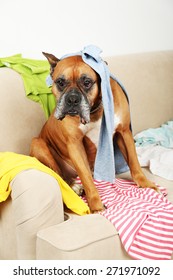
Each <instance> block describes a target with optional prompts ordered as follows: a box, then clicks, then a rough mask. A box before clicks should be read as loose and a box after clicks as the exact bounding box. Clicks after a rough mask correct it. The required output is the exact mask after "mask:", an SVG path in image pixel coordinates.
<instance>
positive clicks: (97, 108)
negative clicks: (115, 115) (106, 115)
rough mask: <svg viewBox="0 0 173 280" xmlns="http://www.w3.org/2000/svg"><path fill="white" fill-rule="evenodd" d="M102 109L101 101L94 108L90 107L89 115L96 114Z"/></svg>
mask: <svg viewBox="0 0 173 280" xmlns="http://www.w3.org/2000/svg"><path fill="white" fill-rule="evenodd" d="M102 107H103V102H102V100H101V101H100V103H99V104H98V105H97V106H96V107H95V106H93V107H91V110H90V114H93V113H95V112H97V111H98V110H99V109H100V108H102Z"/></svg>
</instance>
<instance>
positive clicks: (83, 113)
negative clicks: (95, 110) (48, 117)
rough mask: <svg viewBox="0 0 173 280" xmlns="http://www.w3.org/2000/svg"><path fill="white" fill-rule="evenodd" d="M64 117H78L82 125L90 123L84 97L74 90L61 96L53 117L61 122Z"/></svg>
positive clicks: (88, 107)
mask: <svg viewBox="0 0 173 280" xmlns="http://www.w3.org/2000/svg"><path fill="white" fill-rule="evenodd" d="M66 115H70V116H77V115H78V116H80V121H81V123H83V124H86V123H89V122H90V105H89V102H88V99H87V97H86V96H85V95H83V94H82V93H81V92H79V91H78V90H76V89H73V90H71V91H69V92H67V93H65V94H63V95H62V96H61V97H60V99H59V101H58V103H57V106H56V109H55V113H54V116H55V118H56V119H58V120H62V119H63V118H65V116H66Z"/></svg>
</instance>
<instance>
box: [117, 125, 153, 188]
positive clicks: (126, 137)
mask: <svg viewBox="0 0 173 280" xmlns="http://www.w3.org/2000/svg"><path fill="white" fill-rule="evenodd" d="M117 143H118V145H119V148H120V150H121V152H122V154H123V155H124V158H125V160H126V161H127V164H128V166H129V168H130V172H131V175H132V178H133V180H134V182H135V183H136V184H137V185H138V186H139V187H142V188H152V189H154V190H156V191H158V188H157V186H156V185H155V184H154V183H153V182H151V181H149V180H148V179H147V178H146V176H145V175H144V173H143V172H142V169H141V167H140V164H139V161H138V158H137V153H136V148H135V144H134V139H133V136H132V133H131V131H130V129H125V130H122V131H118V133H117Z"/></svg>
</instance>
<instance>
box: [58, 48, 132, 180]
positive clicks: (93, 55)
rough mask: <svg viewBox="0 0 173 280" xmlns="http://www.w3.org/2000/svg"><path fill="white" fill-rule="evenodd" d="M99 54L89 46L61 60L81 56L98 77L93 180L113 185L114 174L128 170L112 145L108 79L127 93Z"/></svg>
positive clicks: (112, 114)
mask: <svg viewBox="0 0 173 280" xmlns="http://www.w3.org/2000/svg"><path fill="white" fill-rule="evenodd" d="M101 52H102V51H101V49H100V48H98V47H96V46H94V45H89V46H87V47H85V48H84V49H83V50H82V51H81V52H78V53H74V54H67V55H65V56H63V57H62V58H61V59H63V58H66V57H69V56H74V55H81V56H82V59H83V61H84V62H85V63H86V64H88V65H89V66H90V67H91V68H92V69H94V70H95V71H96V72H97V73H98V74H99V76H100V79H101V89H102V101H103V108H104V114H103V118H102V123H101V129H100V136H99V145H98V149H97V155H96V160H95V166H94V178H95V179H97V180H104V181H108V182H112V183H113V182H114V181H115V174H116V173H122V172H125V171H127V170H128V169H129V168H128V166H127V163H126V161H125V160H124V157H123V155H122V153H121V151H120V149H119V147H118V145H117V143H116V141H115V142H114V143H113V140H112V136H113V133H114V105H113V96H112V90H111V86H110V77H112V78H113V79H114V80H116V81H117V82H118V84H119V85H120V86H121V87H122V89H123V91H124V93H125V94H126V97H127V93H126V91H125V88H124V87H123V86H122V85H121V83H120V81H118V80H117V79H116V78H115V77H114V76H113V75H112V74H110V72H109V69H108V67H107V65H106V63H105V62H104V61H103V60H102V58H101V57H100V53H101Z"/></svg>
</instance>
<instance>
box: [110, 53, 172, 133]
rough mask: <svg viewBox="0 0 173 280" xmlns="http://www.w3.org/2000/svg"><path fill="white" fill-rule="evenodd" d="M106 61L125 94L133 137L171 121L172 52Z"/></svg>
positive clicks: (136, 55) (120, 57) (119, 57)
mask: <svg viewBox="0 0 173 280" xmlns="http://www.w3.org/2000/svg"><path fill="white" fill-rule="evenodd" d="M105 60H106V61H107V62H108V66H109V68H110V70H111V72H112V74H114V75H115V76H116V77H117V78H118V79H119V80H120V81H121V82H122V84H123V85H124V87H125V88H126V90H127V92H128V97H129V100H130V111H131V119H132V127H133V134H136V133H137V132H139V131H142V130H144V129H147V128H149V127H153V128H155V127H158V126H160V125H161V124H163V123H164V122H167V121H168V120H171V119H173V51H160V52H153V53H142V54H130V55H124V56H114V57H108V58H106V59H105Z"/></svg>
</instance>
